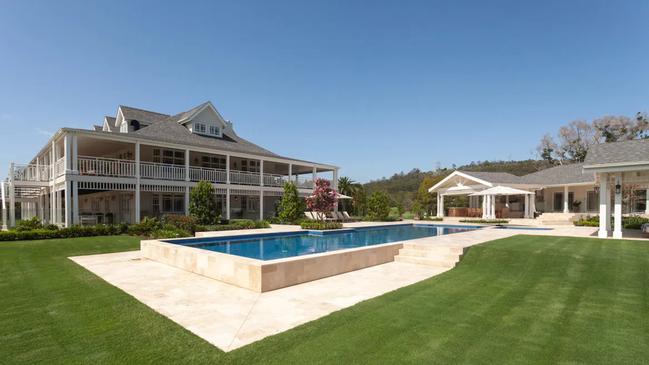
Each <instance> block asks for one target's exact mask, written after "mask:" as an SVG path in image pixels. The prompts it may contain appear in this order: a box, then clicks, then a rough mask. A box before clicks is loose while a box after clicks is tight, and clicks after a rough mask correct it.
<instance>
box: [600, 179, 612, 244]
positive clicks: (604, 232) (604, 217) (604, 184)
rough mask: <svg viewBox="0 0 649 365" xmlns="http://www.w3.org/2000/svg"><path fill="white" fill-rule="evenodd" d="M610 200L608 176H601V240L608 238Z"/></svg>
mask: <svg viewBox="0 0 649 365" xmlns="http://www.w3.org/2000/svg"><path fill="white" fill-rule="evenodd" d="M608 205H609V199H608V174H606V173H602V174H600V176H599V231H598V233H597V236H598V237H599V238H607V237H608V230H609V227H608V226H609V221H610V219H609V215H608V212H609V207H608Z"/></svg>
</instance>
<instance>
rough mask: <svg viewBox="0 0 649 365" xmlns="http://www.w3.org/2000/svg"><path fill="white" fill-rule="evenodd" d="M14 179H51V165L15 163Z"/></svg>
mask: <svg viewBox="0 0 649 365" xmlns="http://www.w3.org/2000/svg"><path fill="white" fill-rule="evenodd" d="M12 173H13V179H14V181H49V179H50V167H49V166H47V165H24V164H14V170H13V172H12Z"/></svg>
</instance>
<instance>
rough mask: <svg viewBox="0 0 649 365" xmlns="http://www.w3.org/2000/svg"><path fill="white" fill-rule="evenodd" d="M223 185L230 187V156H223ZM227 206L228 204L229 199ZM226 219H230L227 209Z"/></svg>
mask: <svg viewBox="0 0 649 365" xmlns="http://www.w3.org/2000/svg"><path fill="white" fill-rule="evenodd" d="M225 183H226V184H228V185H230V155H225ZM228 204H230V203H229V199H228ZM228 219H230V209H228Z"/></svg>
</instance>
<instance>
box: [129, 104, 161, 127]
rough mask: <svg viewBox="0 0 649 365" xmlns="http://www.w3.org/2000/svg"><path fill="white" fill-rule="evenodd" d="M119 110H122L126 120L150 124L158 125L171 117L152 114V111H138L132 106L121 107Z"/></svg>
mask: <svg viewBox="0 0 649 365" xmlns="http://www.w3.org/2000/svg"><path fill="white" fill-rule="evenodd" d="M119 108H120V109H121V110H122V115H123V116H124V119H127V120H137V121H139V122H144V123H148V124H152V123H156V122H159V121H162V120H164V119H167V118H168V117H169V115H168V114H162V113H157V112H152V111H150V110H144V109H138V108H133V107H130V106H124V105H120V106H119Z"/></svg>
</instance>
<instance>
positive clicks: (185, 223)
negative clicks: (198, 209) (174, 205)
mask: <svg viewBox="0 0 649 365" xmlns="http://www.w3.org/2000/svg"><path fill="white" fill-rule="evenodd" d="M162 224H163V225H171V226H173V227H174V228H177V229H179V230H182V231H185V232H189V233H194V232H196V226H197V225H198V222H197V220H196V218H195V217H193V216H187V215H178V214H169V215H165V216H164V217H163V218H162Z"/></svg>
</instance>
